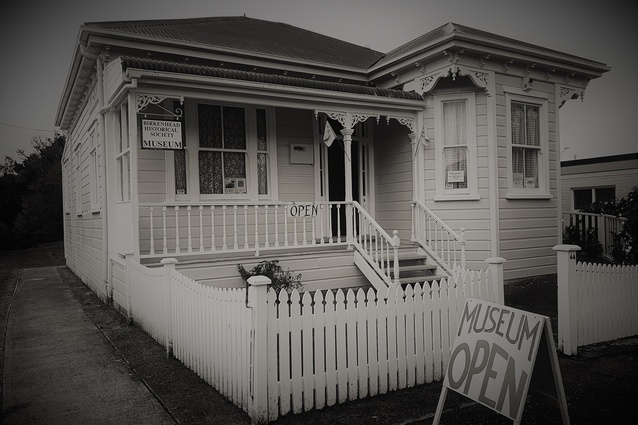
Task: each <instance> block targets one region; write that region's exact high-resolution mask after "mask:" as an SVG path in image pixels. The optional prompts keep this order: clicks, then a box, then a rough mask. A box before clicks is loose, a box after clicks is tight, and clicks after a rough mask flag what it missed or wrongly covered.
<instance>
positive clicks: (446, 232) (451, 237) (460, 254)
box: [411, 201, 466, 273]
mask: <svg viewBox="0 0 638 425" xmlns="http://www.w3.org/2000/svg"><path fill="white" fill-rule="evenodd" d="M411 239H412V240H413V241H416V242H418V243H419V244H420V245H421V247H423V249H424V250H425V251H426V252H428V253H429V254H430V255H431V256H432V258H433V259H434V261H435V262H437V263H438V265H439V266H440V267H442V268H443V269H444V270H445V271H447V272H448V273H452V272H453V270H454V269H458V267H459V266H460V267H461V269H465V265H466V260H465V229H464V228H461V231H460V234H458V233H456V232H455V231H454V230H452V229H451V228H450V226H448V225H447V224H445V223H444V222H443V220H441V219H440V218H439V217H437V215H436V214H434V212H432V210H430V209H429V208H428V207H426V206H425V205H423V204H422V203H420V202H418V201H415V202H412V236H411Z"/></svg>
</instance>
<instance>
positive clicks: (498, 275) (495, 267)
mask: <svg viewBox="0 0 638 425" xmlns="http://www.w3.org/2000/svg"><path fill="white" fill-rule="evenodd" d="M505 261H507V260H506V259H505V258H503V257H490V258H488V259H486V260H485V262H486V263H487V267H488V269H489V271H490V276H491V278H492V286H493V289H494V302H495V303H496V304H505V297H504V295H503V285H504V283H503V263H505ZM464 269H465V267H464Z"/></svg>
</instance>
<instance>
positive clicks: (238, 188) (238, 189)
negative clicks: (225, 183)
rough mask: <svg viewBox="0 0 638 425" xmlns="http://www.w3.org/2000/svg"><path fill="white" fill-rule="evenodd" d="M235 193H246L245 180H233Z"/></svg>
mask: <svg viewBox="0 0 638 425" xmlns="http://www.w3.org/2000/svg"><path fill="white" fill-rule="evenodd" d="M235 193H241V194H245V193H246V179H244V178H238V179H235Z"/></svg>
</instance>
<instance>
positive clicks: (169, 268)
mask: <svg viewBox="0 0 638 425" xmlns="http://www.w3.org/2000/svg"><path fill="white" fill-rule="evenodd" d="M161 263H162V266H163V272H164V326H165V329H166V338H165V343H166V357H171V356H172V355H173V290H172V285H171V275H172V273H173V270H175V264H177V260H176V259H175V258H164V259H162V261H161Z"/></svg>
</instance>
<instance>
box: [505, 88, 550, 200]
mask: <svg viewBox="0 0 638 425" xmlns="http://www.w3.org/2000/svg"><path fill="white" fill-rule="evenodd" d="M504 92H505V125H506V138H507V194H506V199H552V198H553V197H552V195H551V193H550V182H549V99H548V96H547V95H545V94H544V93H536V92H534V93H532V92H528V93H525V92H522V91H521V92H519V91H517V90H512V89H509V90H506V89H505V88H504ZM512 102H518V103H524V104H530V105H535V106H538V107H539V127H540V129H539V149H538V187H537V188H525V187H523V188H519V187H514V172H513V166H512V157H513V155H512V150H513V144H512Z"/></svg>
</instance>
